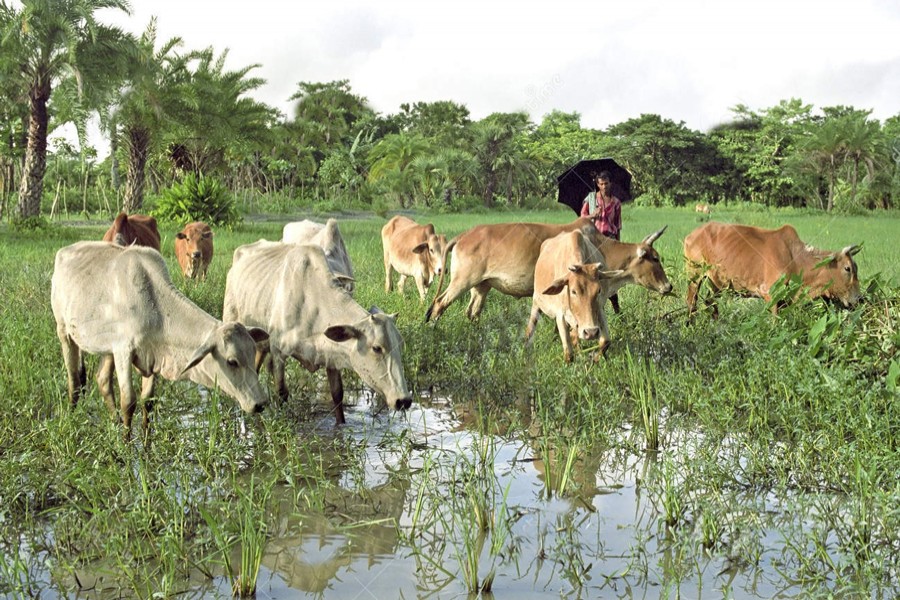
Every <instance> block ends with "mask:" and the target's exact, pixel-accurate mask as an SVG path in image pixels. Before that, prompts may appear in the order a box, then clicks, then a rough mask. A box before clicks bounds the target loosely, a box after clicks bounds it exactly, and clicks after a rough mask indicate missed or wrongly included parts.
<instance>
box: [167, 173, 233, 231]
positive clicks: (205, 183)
mask: <svg viewBox="0 0 900 600" xmlns="http://www.w3.org/2000/svg"><path fill="white" fill-rule="evenodd" d="M152 214H153V216H154V217H156V218H157V219H159V220H161V221H171V222H175V223H190V222H191V221H204V222H206V223H209V224H210V225H219V226H226V227H231V226H234V225H236V224H237V223H239V222H240V221H241V217H240V214H239V213H238V211H237V208H236V206H235V203H234V199H233V198H232V197H231V194H230V193H229V192H228V190H227V189H226V188H225V186H224V185H222V183H221V182H220V181H219V180H218V179H215V178H213V177H204V176H197V175H195V174H194V173H188V174H187V175H185V176H184V179H182V180H181V181H180V182H178V183H175V184H173V185H172V187H170V188H168V189H166V190H163V193H162V195H161V196H160V197H159V199H158V200H157V202H156V209H154V210H153V211H152Z"/></svg>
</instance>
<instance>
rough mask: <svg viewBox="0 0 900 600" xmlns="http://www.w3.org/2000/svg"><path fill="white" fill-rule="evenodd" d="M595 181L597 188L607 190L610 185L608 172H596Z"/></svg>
mask: <svg viewBox="0 0 900 600" xmlns="http://www.w3.org/2000/svg"><path fill="white" fill-rule="evenodd" d="M595 183H596V184H597V189H598V190H602V191H609V189H610V185H611V183H610V180H609V173H608V172H606V171H600V172H599V173H597V177H596V179H595Z"/></svg>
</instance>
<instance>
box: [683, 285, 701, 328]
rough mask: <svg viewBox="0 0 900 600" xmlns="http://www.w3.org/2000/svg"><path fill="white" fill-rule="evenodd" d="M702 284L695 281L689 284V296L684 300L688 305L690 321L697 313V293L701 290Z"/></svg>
mask: <svg viewBox="0 0 900 600" xmlns="http://www.w3.org/2000/svg"><path fill="white" fill-rule="evenodd" d="M700 283H701V282H699V281H696V280H693V279H692V280H691V281H689V282H688V288H687V296H685V298H684V300H685V303H687V311H688V320H690V319H692V318H693V316H694V313H695V312H697V293H698V292H699V290H700Z"/></svg>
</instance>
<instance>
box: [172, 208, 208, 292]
mask: <svg viewBox="0 0 900 600" xmlns="http://www.w3.org/2000/svg"><path fill="white" fill-rule="evenodd" d="M212 257H213V232H212V229H210V227H209V225H207V224H206V223H202V222H200V221H195V222H193V223H188V224H187V225H185V226H184V229H182V230H181V231H179V232H178V233H176V234H175V258H177V259H178V264H179V265H181V273H182V274H183V275H184V276H185V278H187V279H195V278H197V277H200V278H201V279H206V271H207V269H209V263H210V262H211V261H212Z"/></svg>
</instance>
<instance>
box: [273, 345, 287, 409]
mask: <svg viewBox="0 0 900 600" xmlns="http://www.w3.org/2000/svg"><path fill="white" fill-rule="evenodd" d="M284 362H285V361H284V357H283V356H280V355H279V356H276V355H275V353H274V352H273V353H272V354H271V356H270V357H269V365H270V366H269V368H270V369H271V370H272V380H273V383H274V384H275V390H276V392H277V393H278V399H279V401H280V402H287V401H288V399H289V398H290V394H289V393H288V388H287V383H285V381H284Z"/></svg>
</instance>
